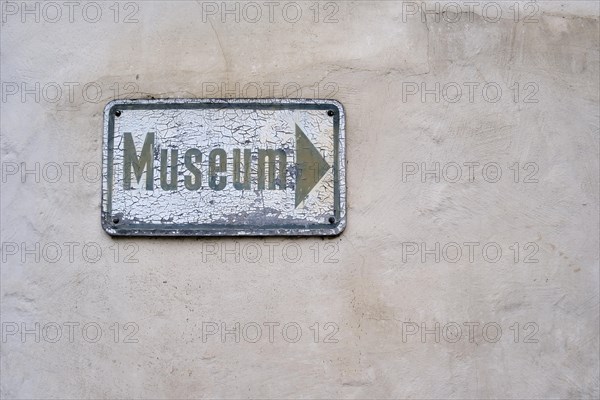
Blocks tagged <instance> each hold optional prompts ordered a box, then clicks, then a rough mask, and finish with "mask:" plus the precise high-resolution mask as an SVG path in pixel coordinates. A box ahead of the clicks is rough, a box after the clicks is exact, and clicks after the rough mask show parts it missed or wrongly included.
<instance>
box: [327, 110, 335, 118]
mask: <svg viewBox="0 0 600 400" xmlns="http://www.w3.org/2000/svg"><path fill="white" fill-rule="evenodd" d="M327 115H329V116H330V117H333V116H334V115H335V112H333V110H329V111H327Z"/></svg>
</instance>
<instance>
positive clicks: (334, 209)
mask: <svg viewBox="0 0 600 400" xmlns="http://www.w3.org/2000/svg"><path fill="white" fill-rule="evenodd" d="M344 121H345V120H344V110H343V107H342V105H341V104H340V103H339V102H337V101H334V100H304V99H293V100H292V99H248V100H243V99H231V100H230V99H175V100H115V101H112V102H110V103H108V104H107V105H106V107H105V109H104V149H103V185H102V226H103V228H104V230H105V231H106V232H107V233H109V234H110V235H136V236H155V235H161V236H256V235H286V236H287V235H291V236H295V235H337V234H339V233H340V232H341V231H342V230H343V229H344V228H345V225H346V187H345V168H344V167H345V164H344V163H345V161H344V150H345V135H344Z"/></svg>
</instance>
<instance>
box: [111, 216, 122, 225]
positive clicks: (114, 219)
mask: <svg viewBox="0 0 600 400" xmlns="http://www.w3.org/2000/svg"><path fill="white" fill-rule="evenodd" d="M112 221H113V223H114V224H118V223H119V222H120V221H121V219H119V217H113V220H112Z"/></svg>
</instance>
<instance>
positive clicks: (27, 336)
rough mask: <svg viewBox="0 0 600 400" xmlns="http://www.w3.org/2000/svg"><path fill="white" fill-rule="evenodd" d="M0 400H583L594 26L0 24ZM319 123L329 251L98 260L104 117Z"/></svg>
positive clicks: (303, 5) (594, 211) (584, 15)
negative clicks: (213, 115)
mask: <svg viewBox="0 0 600 400" xmlns="http://www.w3.org/2000/svg"><path fill="white" fill-rule="evenodd" d="M1 5H2V25H1V31H0V35H1V38H0V44H1V49H0V52H1V74H0V75H1V81H2V102H1V123H0V129H1V132H0V133H1V163H2V181H1V185H2V186H1V209H2V211H1V236H2V237H1V241H2V247H1V250H2V264H1V278H2V279H1V293H0V299H1V320H2V342H1V343H0V345H1V352H0V358H1V359H0V364H1V371H0V377H1V384H0V388H1V396H2V398H7V399H9V398H61V399H65V398H246V397H260V398H490V397H496V398H497V397H501V398H566V397H571V398H598V397H599V395H600V393H599V389H598V385H599V378H598V375H599V355H598V354H599V318H598V315H599V307H598V304H599V296H598V294H599V263H598V259H599V249H598V244H599V233H598V232H599V210H598V204H599V181H598V180H599V172H598V171H599V162H598V160H599V93H598V89H599V82H598V80H599V75H600V71H599V25H598V15H599V10H598V7H599V6H598V3H597V2H595V1H590V2H585V1H575V2H567V1H554V2H538V3H527V2H521V3H513V2H483V1H479V2H470V3H469V2H467V3H462V2H450V3H449V2H429V1H428V2H425V3H421V2H400V1H397V2H396V1H374V2H366V1H364V2H360V1H359V2H326V1H323V2H316V1H315V2H313V1H298V2H287V1H283V2H281V1H280V2H276V3H268V2H256V3H247V2H226V3H223V2H220V1H219V2H203V1H182V2H166V1H164V2H163V1H147V2H146V1H144V2H141V1H140V2H117V3H114V2H97V3H93V2H92V3H90V2H71V3H68V2H60V1H59V2H55V3H42V2H27V3H22V2H17V3H14V2H5V1H3V2H2V4H1ZM151 97H155V98H175V97H189V98H197V97H198V98H200V97H307V98H334V99H336V100H339V101H340V102H342V103H343V105H344V107H345V111H346V133H347V142H346V144H347V148H346V159H347V188H348V194H347V200H348V212H347V218H348V225H347V228H346V230H345V231H344V233H343V234H342V235H341V236H339V237H336V238H333V239H326V240H322V239H320V238H302V239H294V238H288V239H282V238H267V239H265V238H248V239H210V238H208V239H189V238H186V239H177V238H174V239H168V238H160V239H148V238H139V239H138V238H125V239H114V238H111V237H109V236H108V235H107V234H106V233H105V232H104V231H103V230H102V228H101V225H100V190H101V179H100V177H99V176H98V173H99V171H100V166H101V162H102V127H103V120H102V112H103V108H104V106H105V104H106V103H107V102H108V101H110V100H112V99H114V98H151Z"/></svg>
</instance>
